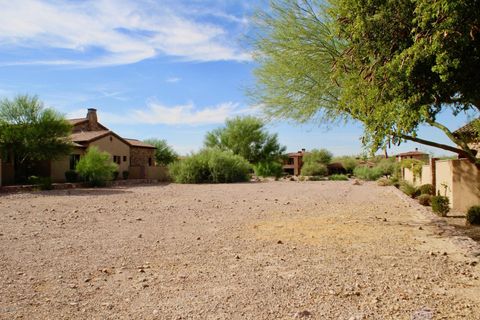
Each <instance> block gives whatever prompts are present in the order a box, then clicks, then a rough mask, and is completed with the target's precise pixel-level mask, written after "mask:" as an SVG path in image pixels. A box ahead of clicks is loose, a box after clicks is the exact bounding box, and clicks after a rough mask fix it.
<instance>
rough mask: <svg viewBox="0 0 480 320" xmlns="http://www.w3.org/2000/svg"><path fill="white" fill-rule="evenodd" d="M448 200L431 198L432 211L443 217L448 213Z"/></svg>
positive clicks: (438, 197) (440, 197)
mask: <svg viewBox="0 0 480 320" xmlns="http://www.w3.org/2000/svg"><path fill="white" fill-rule="evenodd" d="M448 203H449V201H448V198H447V197H445V196H432V210H433V212H435V213H436V214H438V215H439V216H442V217H445V216H446V215H447V213H448V212H449V211H450V207H449V206H448Z"/></svg>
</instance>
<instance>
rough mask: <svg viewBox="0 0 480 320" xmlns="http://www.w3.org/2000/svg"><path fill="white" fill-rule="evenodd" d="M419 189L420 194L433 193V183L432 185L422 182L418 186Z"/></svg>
mask: <svg viewBox="0 0 480 320" xmlns="http://www.w3.org/2000/svg"><path fill="white" fill-rule="evenodd" d="M418 190H419V191H420V194H430V195H433V185H431V184H429V183H427V184H422V185H421V186H420V187H418Z"/></svg>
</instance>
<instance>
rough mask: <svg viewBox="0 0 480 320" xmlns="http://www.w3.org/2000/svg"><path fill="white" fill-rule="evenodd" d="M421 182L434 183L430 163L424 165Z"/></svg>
mask: <svg viewBox="0 0 480 320" xmlns="http://www.w3.org/2000/svg"><path fill="white" fill-rule="evenodd" d="M421 184H422V185H423V184H432V167H431V166H429V165H424V166H422V179H421Z"/></svg>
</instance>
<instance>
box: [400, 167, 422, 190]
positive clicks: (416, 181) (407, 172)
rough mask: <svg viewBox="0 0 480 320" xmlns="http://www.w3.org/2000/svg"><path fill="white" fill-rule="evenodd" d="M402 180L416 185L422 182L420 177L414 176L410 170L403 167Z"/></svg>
mask: <svg viewBox="0 0 480 320" xmlns="http://www.w3.org/2000/svg"><path fill="white" fill-rule="evenodd" d="M403 180H405V181H408V182H410V183H411V184H413V185H414V186H416V187H418V186H420V185H421V184H422V179H421V177H415V176H414V175H413V172H412V170H410V169H408V168H403Z"/></svg>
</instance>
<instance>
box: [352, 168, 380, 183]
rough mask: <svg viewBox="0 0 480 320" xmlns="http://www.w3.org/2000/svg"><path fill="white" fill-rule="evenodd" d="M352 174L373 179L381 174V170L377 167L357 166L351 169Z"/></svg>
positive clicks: (364, 178) (365, 178)
mask: <svg viewBox="0 0 480 320" xmlns="http://www.w3.org/2000/svg"><path fill="white" fill-rule="evenodd" d="M353 174H354V175H355V177H357V178H360V179H363V180H370V181H374V180H377V179H378V178H380V177H381V176H383V171H382V169H380V168H378V167H373V168H369V167H366V166H358V167H356V168H355V169H354V170H353Z"/></svg>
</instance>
